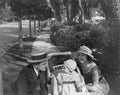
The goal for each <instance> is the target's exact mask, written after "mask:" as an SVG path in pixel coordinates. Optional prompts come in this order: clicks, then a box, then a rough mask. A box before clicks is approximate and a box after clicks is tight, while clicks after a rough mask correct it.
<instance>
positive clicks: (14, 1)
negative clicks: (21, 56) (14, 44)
mask: <svg viewBox="0 0 120 95" xmlns="http://www.w3.org/2000/svg"><path fill="white" fill-rule="evenodd" d="M10 5H11V10H12V12H13V13H14V15H15V16H16V17H17V18H18V26H19V47H20V48H23V39H22V17H23V16H24V15H25V13H26V6H25V4H24V2H22V1H21V0H11V1H10Z"/></svg>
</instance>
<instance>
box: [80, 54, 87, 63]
mask: <svg viewBox="0 0 120 95" xmlns="http://www.w3.org/2000/svg"><path fill="white" fill-rule="evenodd" d="M78 59H79V61H80V63H85V62H86V61H87V55H86V54H83V53H79V55H78Z"/></svg>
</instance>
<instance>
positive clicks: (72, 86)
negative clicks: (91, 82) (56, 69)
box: [57, 71, 83, 95]
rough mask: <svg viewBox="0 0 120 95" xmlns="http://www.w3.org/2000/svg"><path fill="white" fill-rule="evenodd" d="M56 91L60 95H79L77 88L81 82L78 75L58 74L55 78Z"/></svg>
mask: <svg viewBox="0 0 120 95" xmlns="http://www.w3.org/2000/svg"><path fill="white" fill-rule="evenodd" d="M57 81H58V89H59V90H58V91H59V93H60V95H81V92H79V91H78V89H77V86H78V85H82V84H83V83H82V80H81V79H80V77H79V74H78V73H76V72H75V71H74V72H72V73H65V72H63V73H59V74H58V76H57Z"/></svg>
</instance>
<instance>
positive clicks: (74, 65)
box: [64, 59, 77, 71]
mask: <svg viewBox="0 0 120 95" xmlns="http://www.w3.org/2000/svg"><path fill="white" fill-rule="evenodd" d="M64 64H65V66H66V67H67V68H68V69H69V70H70V71H74V70H75V69H76V68H77V63H76V62H75V61H74V60H72V59H68V60H66V61H64Z"/></svg>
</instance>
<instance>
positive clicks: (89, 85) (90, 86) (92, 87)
mask: <svg viewBox="0 0 120 95" xmlns="http://www.w3.org/2000/svg"><path fill="white" fill-rule="evenodd" d="M86 88H87V89H88V90H89V91H90V92H92V91H97V86H96V85H93V84H92V83H90V84H87V85H86Z"/></svg>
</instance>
